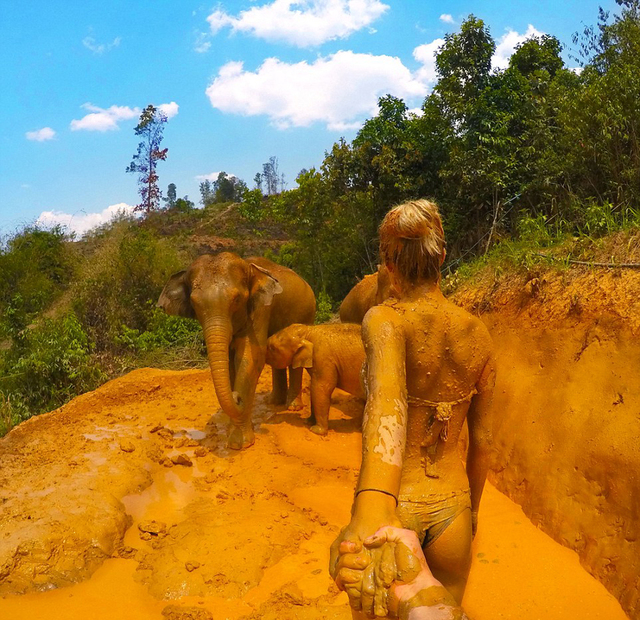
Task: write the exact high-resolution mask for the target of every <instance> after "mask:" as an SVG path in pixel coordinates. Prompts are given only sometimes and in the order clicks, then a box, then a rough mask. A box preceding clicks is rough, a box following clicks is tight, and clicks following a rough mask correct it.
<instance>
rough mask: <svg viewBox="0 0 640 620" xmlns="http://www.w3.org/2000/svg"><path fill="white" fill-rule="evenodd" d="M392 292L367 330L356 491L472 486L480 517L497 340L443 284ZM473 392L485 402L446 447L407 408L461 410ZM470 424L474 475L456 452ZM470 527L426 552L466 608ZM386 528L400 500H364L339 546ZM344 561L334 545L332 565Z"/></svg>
mask: <svg viewBox="0 0 640 620" xmlns="http://www.w3.org/2000/svg"><path fill="white" fill-rule="evenodd" d="M394 286H396V288H397V290H399V292H400V294H399V297H398V298H392V299H389V300H387V301H386V302H385V303H384V304H382V305H381V306H378V307H375V308H372V309H371V310H370V311H369V312H368V313H367V315H366V317H365V320H364V323H363V326H362V330H363V340H364V344H365V350H366V356H367V383H368V399H367V405H366V407H365V415H364V421H363V456H362V467H361V471H360V479H359V482H358V489H381V490H384V491H387V492H389V493H392V494H393V495H394V496H396V497H403V498H407V499H408V498H411V499H414V500H417V499H420V498H422V497H425V496H428V495H430V494H448V493H451V492H452V491H458V490H462V489H466V488H470V490H471V505H472V510H473V512H474V513H476V512H477V510H478V507H479V504H480V497H481V495H482V489H483V487H484V482H485V478H486V472H487V467H488V449H489V446H490V442H491V431H490V426H489V422H488V415H489V407H490V403H491V397H492V393H493V386H494V381H495V370H494V362H493V354H492V344H491V339H490V337H489V334H488V332H487V329H486V328H485V327H484V325H483V324H482V323H481V322H480V321H479V320H478V319H476V318H474V317H473V316H472V315H470V314H469V313H467V312H466V311H464V310H462V309H460V308H458V307H457V306H454V305H453V304H451V303H450V302H448V301H447V300H446V299H445V298H444V296H443V295H442V293H441V291H440V288H439V286H438V284H437V283H433V282H431V283H429V282H423V283H421V284H420V285H416V286H410V285H405V286H404V289H403V287H402V285H401V283H399V282H398V283H397V284H396V283H395V282H394ZM474 389H475V390H477V392H478V394H476V395H475V396H474V397H473V399H472V400H471V403H468V402H462V403H460V404H457V405H455V406H454V407H453V414H452V417H451V419H450V420H449V436H448V440H447V441H446V442H444V441H442V440H441V439H439V435H440V430H441V428H442V424H441V423H440V422H436V423H435V424H433V425H431V427H430V429H429V430H428V426H427V422H429V421H430V419H431V417H432V416H433V413H434V411H433V408H431V407H407V405H406V402H407V392H408V393H409V394H410V395H411V396H412V397H414V398H419V399H423V400H428V401H432V402H453V401H457V400H459V399H460V398H461V397H463V396H465V395H467V394H469V393H470V392H471V391H473V390H474ZM465 418H468V423H469V437H470V439H469V442H470V443H469V455H468V461H467V468H466V471H465V467H464V466H463V465H462V463H461V462H460V459H459V456H458V452H457V441H458V437H459V435H460V431H461V429H462V427H463V424H464V420H465ZM398 452H400V455H399V457H400V458H398ZM427 466H428V469H429V474H430V475H429V477H427V475H426V469H427ZM471 521H472V516H471V513H470V512H469V511H465V512H463V513H462V514H461V515H460V516H459V517H457V518H456V519H455V520H454V521H453V522H452V523H451V525H449V527H448V528H447V529H446V530H445V532H444V533H443V534H442V535H441V536H440V537H439V538H438V539H437V540H436V541H434V542H433V543H432V544H431V545H429V546H428V547H426V548H425V555H426V559H427V563H428V564H429V566H430V567H431V569H432V571H433V573H434V575H435V576H436V577H437V578H438V580H439V581H440V582H441V583H442V584H443V585H444V586H445V587H446V588H447V590H449V591H450V592H451V594H452V595H453V596H454V597H455V599H456V600H457V601H461V600H462V595H463V593H464V588H465V585H466V579H467V575H468V571H469V567H470V563H471V539H472V523H471ZM384 525H399V522H398V520H397V517H396V515H395V501H394V500H393V498H391V497H389V496H388V495H385V494H383V493H378V492H375V491H368V492H364V493H360V494H359V495H358V496H357V497H356V500H355V501H354V507H353V516H352V520H351V523H350V524H349V526H347V528H346V529H345V531H344V532H343V534H342V536H341V537H340V538H339V539H338V541H336V542H337V543H338V546H339V543H340V540H352V541H353V540H358V539H363V538H365V537H367V536H369V535H371V534H372V533H373V532H374V531H375V530H376V529H378V528H379V527H381V526H384ZM336 553H337V549H336V548H335V546H334V561H335V558H336ZM334 570H335V568H334Z"/></svg>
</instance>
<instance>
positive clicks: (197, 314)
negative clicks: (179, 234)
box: [158, 252, 316, 449]
mask: <svg viewBox="0 0 640 620" xmlns="http://www.w3.org/2000/svg"><path fill="white" fill-rule="evenodd" d="M158 306H159V307H161V308H163V309H164V310H165V312H167V313H168V314H176V315H179V316H184V317H191V318H195V319H198V321H200V324H201V325H202V329H203V332H204V338H205V342H206V344H207V354H208V357H209V366H210V367H211V376H212V378H213V385H214V387H215V390H216V395H217V397H218V401H219V402H220V406H221V407H222V410H223V411H224V412H225V413H226V414H227V415H228V416H229V418H230V419H231V427H230V432H229V440H228V443H229V447H230V448H234V449H240V448H245V447H247V446H250V445H251V444H253V442H254V432H253V425H252V422H251V410H252V406H253V399H254V396H255V390H256V385H257V383H258V378H259V377H260V373H261V372H262V368H263V366H264V362H265V353H266V348H267V338H268V337H269V336H270V335H271V334H275V333H276V332H278V331H280V330H281V329H283V328H284V327H286V326H287V325H291V324H292V323H304V324H311V323H313V320H314V317H315V311H316V300H315V296H314V294H313V291H312V290H311V287H310V286H309V285H308V284H307V283H306V282H305V281H304V280H303V279H302V278H301V277H300V276H299V275H297V274H296V273H295V272H294V271H292V270H291V269H287V268H286V267H282V266H281V265H277V264H276V263H273V262H271V261H269V260H267V259H265V258H260V257H252V258H247V259H243V258H241V257H240V256H238V255H237V254H233V253H231V252H223V253H221V254H217V255H210V254H205V255H203V256H200V257H198V258H196V260H194V261H193V263H191V265H190V266H189V267H188V268H187V269H186V270H185V271H180V272H179V273H176V274H174V275H172V276H171V278H170V279H169V281H168V282H167V284H166V285H165V287H164V289H163V291H162V294H161V295H160V299H159V300H158ZM286 392H287V373H286V370H278V371H275V372H274V373H273V392H272V395H271V398H272V402H274V403H276V404H281V403H284V402H285V400H286Z"/></svg>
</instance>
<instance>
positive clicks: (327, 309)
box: [316, 291, 333, 324]
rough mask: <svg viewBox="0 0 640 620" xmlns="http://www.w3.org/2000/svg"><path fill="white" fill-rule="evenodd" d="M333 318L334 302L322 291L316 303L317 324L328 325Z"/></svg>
mask: <svg viewBox="0 0 640 620" xmlns="http://www.w3.org/2000/svg"><path fill="white" fill-rule="evenodd" d="M332 317H333V301H332V300H331V297H329V295H327V294H326V293H325V292H324V291H320V292H319V293H318V296H317V303H316V324H318V323H326V322H327V321H329V320H330V319H331V318H332Z"/></svg>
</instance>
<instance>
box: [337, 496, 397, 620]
mask: <svg viewBox="0 0 640 620" xmlns="http://www.w3.org/2000/svg"><path fill="white" fill-rule="evenodd" d="M360 506H361V507H362V504H361V505H360ZM364 512H365V515H367V516H366V517H364V518H361V517H359V516H358V515H357V514H354V517H353V518H352V519H351V523H349V525H347V527H345V528H344V529H343V530H342V531H341V532H340V534H339V535H338V537H337V538H336V540H335V541H334V543H333V545H331V556H330V557H331V559H330V565H329V572H330V573H331V576H332V577H333V578H334V580H335V582H336V584H337V586H338V587H339V588H340V589H341V590H344V591H345V592H346V593H347V595H348V596H349V604H350V605H351V607H352V608H353V609H355V610H356V611H362V612H364V613H365V614H366V615H367V616H369V617H371V618H374V617H385V616H386V615H387V613H388V612H387V603H386V598H387V593H388V589H389V587H390V586H391V584H392V582H393V579H394V578H395V575H396V572H397V571H396V568H395V560H394V555H393V550H392V549H384V548H382V549H371V550H369V549H366V548H364V547H363V544H362V541H363V540H364V539H365V538H368V537H369V536H370V535H371V534H373V533H375V532H376V531H377V530H379V529H380V527H384V526H385V525H387V526H391V527H394V526H400V522H399V521H398V518H397V517H396V516H395V510H392V511H390V512H389V511H385V510H380V507H379V506H378V511H374V510H373V507H371V510H365V511H364ZM376 512H377V514H378V515H379V516H377V517H376V516H374V515H375V513H376Z"/></svg>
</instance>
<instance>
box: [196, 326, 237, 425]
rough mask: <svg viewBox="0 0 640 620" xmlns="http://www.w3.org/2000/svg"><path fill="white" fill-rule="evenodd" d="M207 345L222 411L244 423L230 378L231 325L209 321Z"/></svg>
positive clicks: (206, 327) (214, 383) (205, 327)
mask: <svg viewBox="0 0 640 620" xmlns="http://www.w3.org/2000/svg"><path fill="white" fill-rule="evenodd" d="M203 332H204V339H205V342H206V343H207V356H208V358H209V367H210V368H211V378H212V379H213V386H214V388H215V390H216V396H217V397H218V402H219V403H220V406H221V407H222V410H223V411H224V412H225V413H226V414H227V415H228V416H229V417H230V418H231V419H232V420H233V421H234V422H235V423H236V424H239V423H240V422H242V421H243V417H244V416H243V412H242V410H241V409H240V407H239V406H238V405H239V403H238V396H237V395H236V394H235V393H234V392H233V391H232V386H231V378H230V376H229V344H230V343H231V336H232V334H231V325H230V324H229V322H228V321H224V320H219V319H218V320H212V321H207V322H206V323H205V325H204V326H203Z"/></svg>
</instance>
